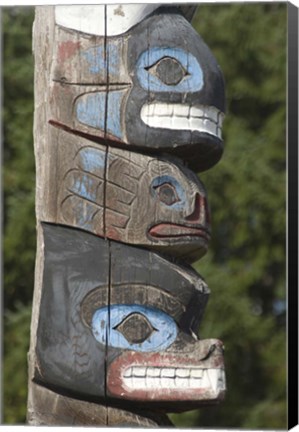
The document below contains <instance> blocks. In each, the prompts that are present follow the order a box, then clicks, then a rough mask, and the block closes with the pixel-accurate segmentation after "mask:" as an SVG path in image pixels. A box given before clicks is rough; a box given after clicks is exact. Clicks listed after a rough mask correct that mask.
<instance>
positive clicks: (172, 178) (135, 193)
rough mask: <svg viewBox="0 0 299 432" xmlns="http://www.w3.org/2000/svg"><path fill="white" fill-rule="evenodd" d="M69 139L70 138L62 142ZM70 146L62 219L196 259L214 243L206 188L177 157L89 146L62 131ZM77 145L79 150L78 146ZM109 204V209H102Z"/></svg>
mask: <svg viewBox="0 0 299 432" xmlns="http://www.w3.org/2000/svg"><path fill="white" fill-rule="evenodd" d="M64 137H66V138H64ZM60 140H61V143H62V144H63V146H64V147H66V146H68V141H70V140H71V141H74V142H73V143H72V142H71V144H73V145H72V146H70V153H69V155H71V152H72V151H73V152H74V153H75V156H74V159H72V158H71V156H70V163H69V164H68V165H67V166H66V167H65V168H64V169H65V171H66V174H65V176H64V178H63V181H62V184H63V187H62V188H61V191H60V195H59V198H58V202H59V205H58V221H59V222H60V223H63V224H67V225H71V226H76V227H79V228H81V229H85V230H88V231H91V232H93V233H95V234H97V235H99V236H102V237H104V236H106V237H108V238H110V239H113V240H118V241H122V242H125V243H128V244H138V245H140V246H146V247H153V248H155V249H160V250H161V251H166V252H168V253H170V254H172V255H177V256H183V257H186V259H195V258H199V257H201V256H202V255H204V254H205V253H206V251H207V248H208V242H209V239H210V216H209V208H208V202H207V197H206V191H205V189H204V186H203V185H202V183H201V182H200V180H199V179H198V177H197V176H196V175H195V174H194V173H193V172H192V171H190V170H189V169H187V168H186V167H184V166H183V165H182V164H181V163H180V161H177V160H175V159H170V160H169V158H168V159H164V158H152V157H150V156H146V155H142V154H135V153H132V152H128V151H124V150H118V149H112V148H111V149H109V151H108V152H107V153H106V148H105V147H104V146H100V145H98V146H91V145H90V142H89V141H87V140H84V139H83V138H77V137H76V138H75V137H72V136H70V134H67V133H66V132H64V133H62V134H61V136H60ZM77 142H78V143H79V145H80V150H79V151H78V150H77V147H74V144H76V143H77ZM104 205H105V211H104Z"/></svg>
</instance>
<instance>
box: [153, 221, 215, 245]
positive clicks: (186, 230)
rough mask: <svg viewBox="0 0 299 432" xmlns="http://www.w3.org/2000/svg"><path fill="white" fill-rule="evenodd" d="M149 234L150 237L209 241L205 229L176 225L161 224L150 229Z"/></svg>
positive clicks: (208, 235)
mask: <svg viewBox="0 0 299 432" xmlns="http://www.w3.org/2000/svg"><path fill="white" fill-rule="evenodd" d="M149 234H150V235H151V236H152V237H156V238H163V237H186V236H192V237H202V238H203V239H204V240H206V241H209V240H210V238H211V237H210V234H209V232H208V231H207V230H206V229H203V228H193V227H188V226H184V225H176V224H171V223H161V224H158V225H154V226H152V227H151V228H150V230H149Z"/></svg>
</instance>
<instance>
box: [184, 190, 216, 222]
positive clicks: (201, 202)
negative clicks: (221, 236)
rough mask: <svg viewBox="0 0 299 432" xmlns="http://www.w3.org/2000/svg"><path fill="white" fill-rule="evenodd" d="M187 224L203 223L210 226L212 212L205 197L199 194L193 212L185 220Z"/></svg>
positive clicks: (196, 196)
mask: <svg viewBox="0 0 299 432" xmlns="http://www.w3.org/2000/svg"><path fill="white" fill-rule="evenodd" d="M185 220H186V221H187V222H197V223H198V222H201V223H202V225H205V224H208V225H209V224H210V212H209V207H208V202H207V199H206V197H205V196H202V195H200V194H199V193H197V194H196V195H195V200H194V210H193V212H192V213H191V214H190V215H189V216H187V217H186V218H185Z"/></svg>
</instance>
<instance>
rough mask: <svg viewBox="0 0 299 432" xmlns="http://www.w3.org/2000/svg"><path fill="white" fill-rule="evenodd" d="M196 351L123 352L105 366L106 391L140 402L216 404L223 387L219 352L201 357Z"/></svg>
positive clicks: (221, 394)
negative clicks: (106, 372)
mask: <svg viewBox="0 0 299 432" xmlns="http://www.w3.org/2000/svg"><path fill="white" fill-rule="evenodd" d="M198 354H199V353H198V352H197V353H194V356H193V355H192V357H193V358H192V357H191V356H190V355H181V354H174V353H166V352H165V353H163V354H162V353H161V354H159V353H139V352H132V351H131V352H126V353H123V354H121V355H120V356H119V357H118V358H116V359H115V360H114V361H113V362H112V364H111V365H110V367H109V369H108V377H107V390H108V393H109V395H110V396H112V397H116V398H124V399H127V400H135V401H143V402H144V401H147V402H162V403H168V402H169V403H171V404H173V403H176V402H179V401H182V402H183V401H188V402H192V403H195V404H196V405H197V404H199V405H202V404H206V403H216V402H218V401H220V400H222V399H223V398H224V394H225V390H226V383H225V372H224V364H223V356H222V353H221V352H220V351H219V349H218V350H217V349H216V351H215V352H214V353H212V354H211V355H210V356H208V357H207V358H204V359H203V360H198V358H197V355H198Z"/></svg>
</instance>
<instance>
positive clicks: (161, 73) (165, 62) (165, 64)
mask: <svg viewBox="0 0 299 432" xmlns="http://www.w3.org/2000/svg"><path fill="white" fill-rule="evenodd" d="M147 70H148V71H149V72H151V73H152V74H153V75H156V77H157V78H159V80H160V81H162V82H163V83H164V84H166V85H177V84H179V83H180V82H181V81H182V79H183V78H184V77H185V76H186V75H187V72H186V70H185V69H184V68H183V66H182V65H181V64H180V63H179V62H178V61H177V60H176V59H174V58H171V57H164V58H162V59H161V60H159V61H158V63H156V64H155V65H154V66H151V67H150V68H148V69H147Z"/></svg>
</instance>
